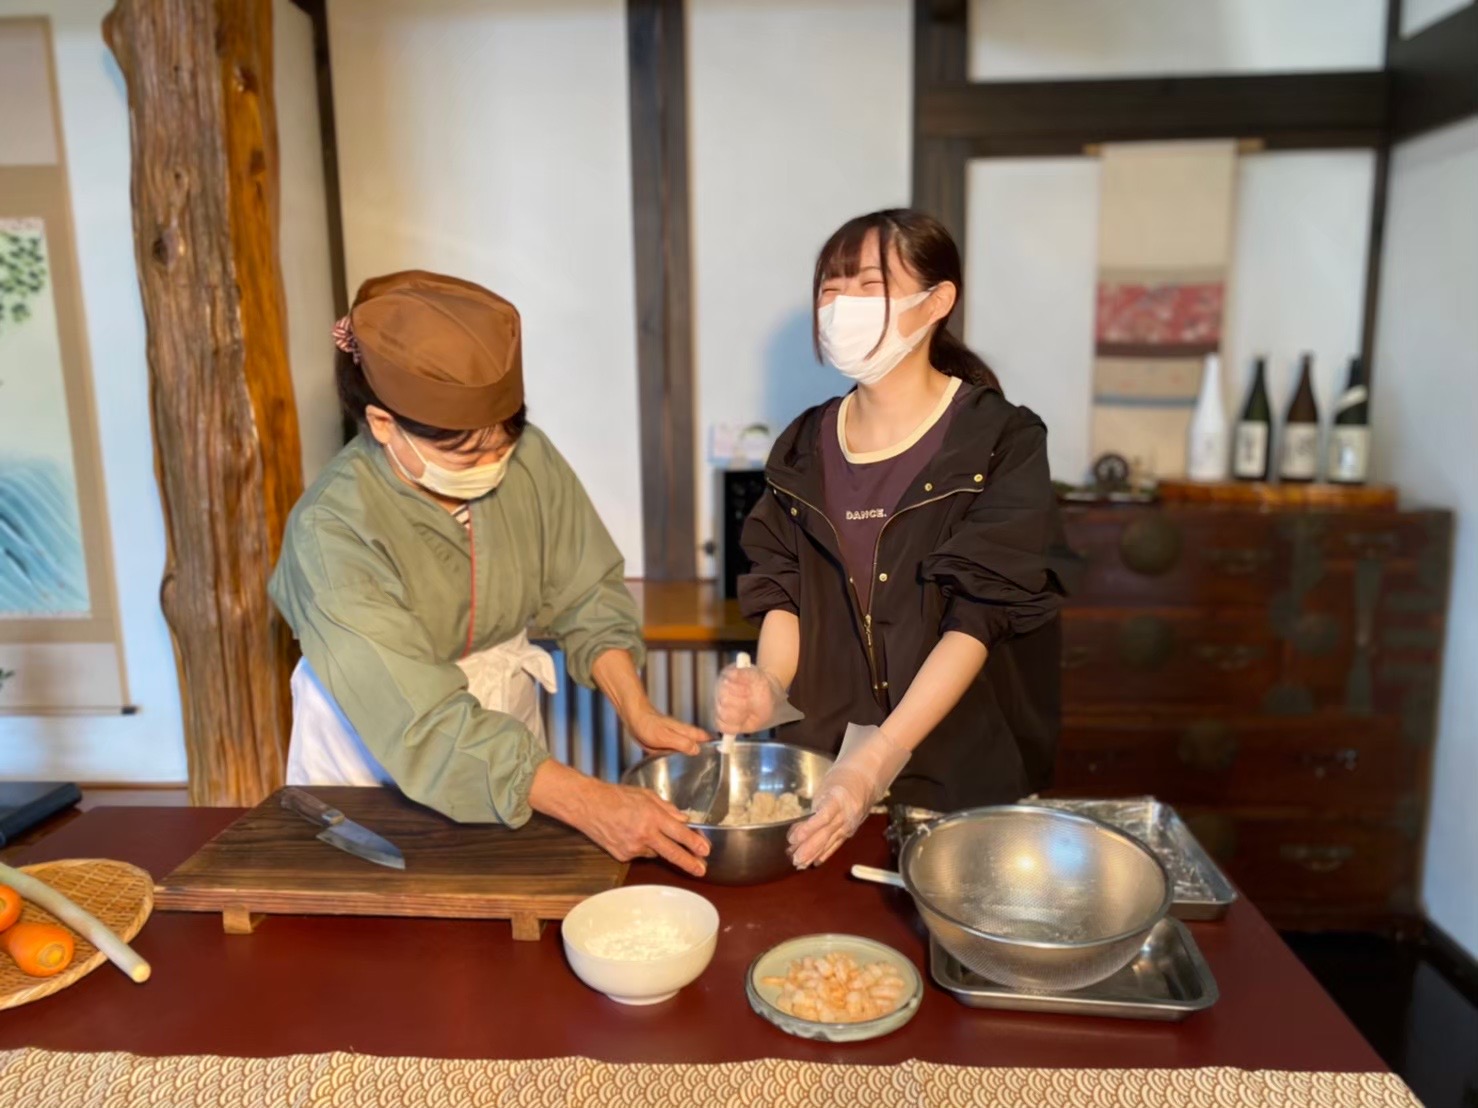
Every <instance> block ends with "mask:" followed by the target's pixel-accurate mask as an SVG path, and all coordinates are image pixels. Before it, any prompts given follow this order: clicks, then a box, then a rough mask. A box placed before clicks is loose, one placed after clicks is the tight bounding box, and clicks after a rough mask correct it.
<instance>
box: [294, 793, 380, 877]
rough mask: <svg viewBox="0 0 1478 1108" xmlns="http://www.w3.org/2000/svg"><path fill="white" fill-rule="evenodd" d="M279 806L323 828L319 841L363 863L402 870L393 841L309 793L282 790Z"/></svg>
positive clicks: (319, 834)
mask: <svg viewBox="0 0 1478 1108" xmlns="http://www.w3.org/2000/svg"><path fill="white" fill-rule="evenodd" d="M282 806H283V807H284V808H286V809H288V810H289V811H291V812H296V813H298V815H300V816H302V817H303V818H304V819H306V820H307V821H308V822H309V823H316V824H318V825H319V826H320V827H322V828H323V830H322V831H320V832H319V833H318V838H319V840H320V841H322V842H326V843H328V844H329V845H330V846H336V847H338V848H339V849H340V850H342V851H345V852H347V853H349V854H353V855H354V856H355V857H356V858H363V859H364V860H365V861H366V862H374V863H375V864H376V865H379V866H389V867H390V868H391V869H405V855H403V854H401V852H400V849H399V848H398V847H397V846H396V845H395V844H394V843H392V842H390V841H389V840H388V839H383V838H381V837H380V836H379V835H376V834H375V833H374V832H373V831H371V830H370V829H369V828H368V827H363V826H361V825H360V824H357V823H355V822H354V821H353V820H352V819H347V818H346V817H345V816H344V813H343V812H341V811H339V810H338V809H337V808H330V807H329V806H328V805H327V804H325V803H324V802H323V801H321V800H319V799H318V798H317V797H316V796H311V795H310V794H308V793H305V792H304V791H303V790H302V789H291V788H289V789H283V790H282Z"/></svg>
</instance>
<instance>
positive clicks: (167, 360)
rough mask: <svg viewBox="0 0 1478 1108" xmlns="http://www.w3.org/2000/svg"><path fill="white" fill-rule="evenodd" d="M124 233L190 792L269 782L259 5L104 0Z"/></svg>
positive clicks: (272, 158) (298, 477) (265, 85)
mask: <svg viewBox="0 0 1478 1108" xmlns="http://www.w3.org/2000/svg"><path fill="white" fill-rule="evenodd" d="M104 36H105V38H106V39H107V42H108V45H109V47H110V48H111V49H112V51H113V53H114V55H115V56H116V57H117V59H118V64H119V66H120V68H121V69H122V71H123V75H124V78H125V79H126V81H127V83H128V105H129V117H130V123H131V131H132V148H133V219H134V244H135V250H136V253H137V258H138V270H139V286H140V289H141V291H142V294H143V304H144V317H145V322H146V324H147V328H148V358H149V383H150V407H151V412H152V416H153V427H154V451H155V468H156V471H157V473H158V479H159V491H160V497H161V500H162V501H163V505H164V522H165V531H166V536H167V540H168V557H167V562H166V565H165V573H164V583H163V587H162V589H161V594H160V597H161V601H162V603H163V607H164V615H165V618H166V620H167V621H168V623H169V628H170V633H171V635H172V636H173V639H174V647H175V660H176V663H177V666H178V669H179V675H180V695H181V701H182V704H183V708H184V723H185V745H186V750H187V753H188V756H189V766H190V798H191V800H192V801H193V802H194V803H196V804H253V803H256V802H257V801H259V800H260V799H262V797H263V796H264V795H266V794H267V793H268V792H269V791H270V790H271V789H273V788H275V787H277V786H278V785H279V784H281V781H282V768H283V761H284V754H285V752H286V747H287V736H288V730H289V725H290V721H291V702H290V699H289V695H288V675H289V672H290V669H291V666H292V664H293V660H294V655H293V644H292V640H291V637H290V635H289V634H288V633H287V630H286V628H285V626H284V625H283V623H282V621H281V619H280V618H279V617H278V616H277V613H276V610H275V609H274V608H273V606H272V603H271V601H270V600H269V599H268V597H267V591H266V584H267V578H268V575H269V574H270V572H271V569H272V566H273V564H274V562H275V561H276V558H277V552H278V549H279V547H280V544H281V540H282V530H283V525H284V522H285V521H286V518H287V513H288V510H289V509H290V508H291V507H292V505H293V503H294V501H295V500H296V499H297V497H298V496H299V494H300V493H301V492H302V483H303V476H302V463H301V458H300V454H299V445H298V422H297V410H296V407H295V404H294V400H293V391H292V378H291V376H290V373H289V368H288V358H287V336H286V328H285V326H284V306H283V293H282V274H281V268H280V265H279V261H278V243H277V234H278V218H277V215H278V163H277V122H276V115H275V108H274V104H273V92H272V4H271V0H118V3H117V6H116V7H115V8H114V9H113V11H112V12H111V13H110V14H109V15H108V18H107V19H106V20H105V22H104Z"/></svg>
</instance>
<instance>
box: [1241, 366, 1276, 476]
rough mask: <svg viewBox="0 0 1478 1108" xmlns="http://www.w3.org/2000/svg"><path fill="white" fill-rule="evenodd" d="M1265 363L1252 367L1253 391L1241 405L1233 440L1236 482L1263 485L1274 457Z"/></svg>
mask: <svg viewBox="0 0 1478 1108" xmlns="http://www.w3.org/2000/svg"><path fill="white" fill-rule="evenodd" d="M1267 368H1268V360H1267V359H1266V358H1264V357H1262V356H1260V355H1259V357H1258V358H1257V360H1256V361H1255V362H1253V364H1252V388H1251V389H1249V390H1248V392H1247V402H1246V403H1245V404H1243V405H1242V418H1241V419H1239V420H1237V430H1236V433H1235V435H1234V436H1233V440H1232V476H1233V477H1235V478H1237V480H1239V481H1266V480H1267V479H1268V465H1269V462H1270V461H1271V459H1272V455H1273V409H1272V408H1271V407H1270V406H1269V405H1268V376H1267Z"/></svg>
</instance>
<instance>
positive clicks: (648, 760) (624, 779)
mask: <svg viewBox="0 0 1478 1108" xmlns="http://www.w3.org/2000/svg"><path fill="white" fill-rule="evenodd" d="M718 743H719V740H717V739H715V740H713V741H712V742H710V743H705V744H704V745H703V746H702V747H701V748H699V752H698V754H684V753H683V752H682V751H681V750H663V751H659V752H658V753H656V754H648V755H647V756H646V757H645V758H643V759H642V760H641V761H639V762H637V763H636V764H635V765H631V766H628V767H627V768H626V770H625V772H624V773H622V774H621V784H623V785H631V784H632V783H633V782H634V780H635V778H636V776H637V771H638V770H640V769H642V768H643V767H644V766H648V765H651V764H653V763H656V762H664V761H666V760H667V759H669V758H697V757H699V756H700V755H702V754H706V753H709V752H712V753H714V754H717V753H718ZM734 745H735V746H736V747H739V746H749V747H774V748H778V749H781V750H796V751H800V752H801V753H803V754H808V755H813V756H815V757H817V758H820V759H821V760H822V762H824V763H825V764H826V766H827V768H830V767H831V766H833V765H835V764H836V758H834V757H833V756H832V755H830V754H827V753H826V752H825V751H822V750H816V749H813V748H812V747H809V746H800V745H799V744H797V743H782V742H777V741H775V740H773V739H760V740H750V739H735V740H734ZM657 795H658V796H661V794H660V793H658V794H657ZM662 799H663V800H667V802H668V803H669V804H671V803H673V802H672V801H671V800H668V799H667V797H665V796H664V797H662ZM815 799H816V798H815V797H811V798H810V800H811V801H812V802H813V803H814V801H815ZM678 810H679V811H681V810H682V809H678ZM810 818H811V812H810V810H809V809H808V810H806V811H804V812H802V813H801V814H800V815H798V816H795V817H794V818H792V819H777V820H771V821H770V822H768V823H745V824H741V825H738V826H736V825H734V824H730V825H729V826H727V827H726V826H724V825H723V824H722V823H696V822H695V823H689V824H687V826H689V827H693V828H697V829H699V830H702V831H724V832H729V831H759V830H762V829H764V828H767V827H789V826H790V825H791V824H796V823H801V822H803V821H805V820H808V819H810Z"/></svg>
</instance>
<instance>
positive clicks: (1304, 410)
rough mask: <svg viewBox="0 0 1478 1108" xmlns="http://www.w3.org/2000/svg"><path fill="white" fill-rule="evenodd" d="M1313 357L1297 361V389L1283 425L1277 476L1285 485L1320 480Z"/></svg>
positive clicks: (1305, 356) (1317, 410) (1309, 356)
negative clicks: (1293, 482)
mask: <svg viewBox="0 0 1478 1108" xmlns="http://www.w3.org/2000/svg"><path fill="white" fill-rule="evenodd" d="M1313 369H1314V356H1313V355H1312V354H1305V355H1304V356H1303V357H1302V358H1300V359H1299V373H1298V388H1297V390H1295V392H1294V394H1293V401H1292V402H1291V403H1290V404H1289V405H1288V417H1287V418H1286V419H1285V420H1284V421H1283V448H1282V451H1281V452H1280V454H1279V460H1278V476H1279V477H1280V478H1281V479H1282V480H1284V481H1312V480H1314V479H1315V478H1316V477H1318V476H1319V405H1318V404H1317V403H1316V402H1315V400H1314V382H1313V380H1312V374H1313Z"/></svg>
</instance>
